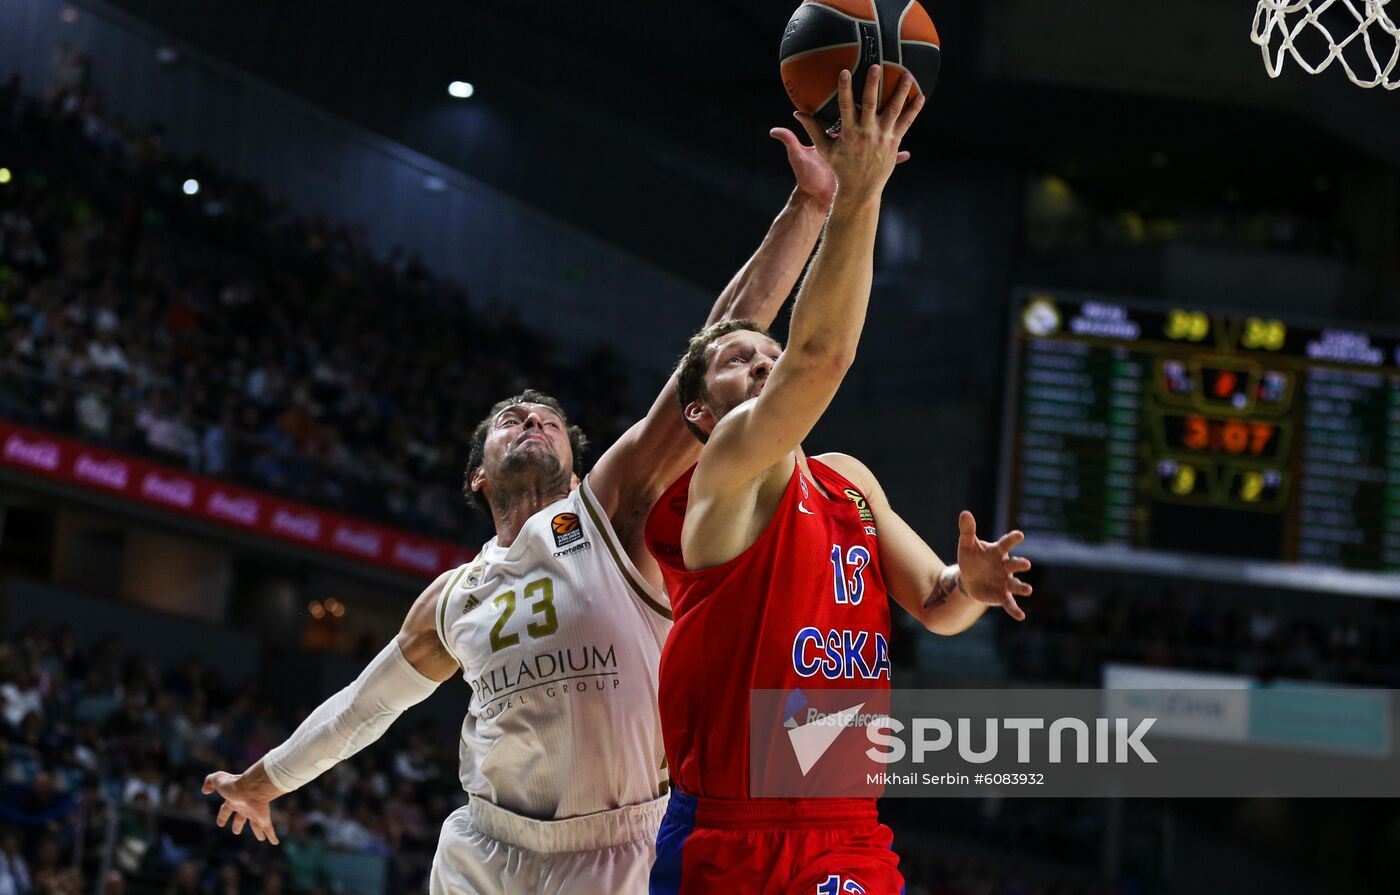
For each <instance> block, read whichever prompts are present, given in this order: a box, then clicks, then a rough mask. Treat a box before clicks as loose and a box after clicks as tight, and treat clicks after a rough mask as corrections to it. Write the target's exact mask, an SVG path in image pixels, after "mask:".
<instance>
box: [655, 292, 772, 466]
mask: <svg viewBox="0 0 1400 895" xmlns="http://www.w3.org/2000/svg"><path fill="white" fill-rule="evenodd" d="M737 332H754V333H758V334H759V335H761V336H765V337H767V338H770V339H771V338H773V337H772V336H771V335H769V334H768V330H766V329H764V328H763V327H761V326H759V325H758V324H757V323H755V322H753V321H752V320H721V321H720V322H719V323H711V324H710V325H709V326H707V327H705V328H704V329H702V330H700V331H699V332H698V333H696V334H695V335H693V336H691V337H690V342H689V344H687V345H686V348H685V354H683V355H682V356H681V361H680V363H679V364H677V365H676V394H677V395H678V396H679V397H680V401H681V413H682V414H684V413H685V409H686V408H687V407H689V406H690V404H691V402H693V401H703V400H705V398H706V397H707V396H708V395H707V392H706V391H705V371H706V370H708V369H709V368H710V361H712V360H714V357H715V355H714V351H712V350H711V347H712V346H713V345H714V342H715V339H718V338H720V337H722V336H727V335H729V334H730V333H737ZM685 424H686V426H687V427H688V428H689V429H690V431H691V432H692V433H694V435H695V437H696V438H698V439H700V443H701V444H704V443H705V441H706V439H708V438H709V436H708V435H706V434H705V433H704V432H703V431H701V429H700V427H698V426H696V425H695V424H694V423H692V422H691V421H690V420H689V419H687V420H686V421H685Z"/></svg>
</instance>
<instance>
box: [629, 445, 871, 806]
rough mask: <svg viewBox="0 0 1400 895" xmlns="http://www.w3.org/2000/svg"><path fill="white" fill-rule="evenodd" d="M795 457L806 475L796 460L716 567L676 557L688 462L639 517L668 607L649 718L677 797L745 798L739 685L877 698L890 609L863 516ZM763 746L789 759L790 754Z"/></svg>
mask: <svg viewBox="0 0 1400 895" xmlns="http://www.w3.org/2000/svg"><path fill="white" fill-rule="evenodd" d="M807 465H808V467H809V468H810V470H811V474H812V477H813V478H815V479H816V482H815V483H814V482H812V481H810V480H809V479H808V478H807V477H806V476H804V475H803V473H802V466H801V464H798V465H797V466H796V468H795V469H794V470H793V473H792V478H791V479H790V480H789V481H788V485H787V489H786V490H785V491H784V492H783V496H782V499H781V500H780V501H779V502H778V506H777V509H776V510H775V511H774V513H773V518H772V519H771V520H770V521H769V523H768V526H767V527H766V528H765V529H764V530H763V533H762V534H760V535H759V537H758V540H757V541H755V542H754V543H753V544H752V545H751V546H750V547H749V548H748V549H747V550H745V551H744V552H743V553H741V554H739V555H738V556H736V557H734V558H733V559H731V560H729V561H728V562H726V563H724V564H722V565H718V566H715V567H713V568H709V569H700V570H696V571H690V570H687V569H686V568H685V564H684V562H683V560H682V558H681V547H680V544H681V529H682V526H683V522H684V519H685V508H686V503H687V499H688V495H689V490H690V479H691V476H692V474H693V473H694V469H693V468H692V469H691V470H690V471H689V472H687V473H686V474H685V475H683V476H681V477H680V479H678V480H677V481H676V482H675V483H674V484H673V485H671V487H670V488H668V489H667V491H666V493H665V494H663V495H662V497H661V499H660V500H659V501H658V502H657V504H656V506H654V507H653V508H652V511H651V514H650V516H649V517H648V519H647V527H646V541H647V547H648V549H650V550H651V552H652V555H653V556H655V557H656V559H657V561H658V562H659V563H660V565H661V571H662V574H663V576H664V577H665V580H666V587H667V591H668V592H669V594H670V597H671V607H672V612H673V613H674V616H675V626H674V627H673V628H672V630H671V634H670V636H669V638H668V639H667V640H666V645H665V648H664V649H663V650H662V653H661V672H660V710H661V725H662V731H663V737H664V740H665V746H666V758H667V763H668V765H669V767H670V771H671V779H672V781H673V782H674V783H675V785H676V787H677V788H678V789H680V790H681V791H683V792H685V793H690V794H692V795H696V796H701V797H707V798H712V799H747V798H749V797H750V787H749V779H750V777H749V774H750V768H749V755H750V751H749V747H750V741H749V725H750V716H751V704H750V691H751V690H780V691H787V692H788V693H790V694H792V696H791V697H790V700H794V699H795V700H796V701H797V705H796V708H800V707H801V706H802V705H803V704H805V703H804V701H803V694H802V691H803V690H804V688H805V689H806V690H807V691H809V692H810V691H813V690H841V689H844V690H869V691H880V693H881V695H883V696H886V697H887V696H888V691H889V686H890V656H889V639H890V609H889V600H888V598H887V596H888V592H887V590H886V588H885V581H884V578H883V576H882V575H881V572H880V550H879V541H878V539H877V536H876V534H877V533H876V528H875V520H874V517H873V515H872V513H871V511H870V509H869V506H868V505H867V503H866V500H865V496H864V495H863V494H862V493H861V492H860V490H859V489H857V488H856V487H855V486H854V485H852V484H851V483H850V482H849V481H847V480H846V478H845V477H843V476H842V475H840V474H839V473H837V472H836V471H835V470H833V469H832V468H831V467H829V466H826V465H824V464H822V463H820V462H819V461H816V460H811V459H809V460H808V461H807ZM789 708H790V709H792V708H793V706H791V705H790V706H789ZM871 709H874V710H876V711H879V710H880V707H879V706H874V705H871V706H869V707H868V708H867V709H866V711H870V710H871ZM792 723H796V722H792V721H790V723H789V726H791V724H792ZM755 729H758V728H755ZM774 731H775V737H777V736H780V735H781V734H782V733H783V730H782V726H781V723H780V724H778V725H775V726H774ZM862 739H863V737H862ZM785 745H786V744H784V746H785ZM866 745H867V744H861V745H860V746H859V748H860V749H862V750H863V749H864V748H865V747H866ZM768 754H771V755H780V754H784V755H786V758H785V760H786V761H788V762H789V763H792V764H794V765H795V763H796V761H795V759H794V758H793V757H792V753H791V751H790V749H789V750H788V751H787V752H786V753H782V752H781V751H773V752H770V753H768ZM877 794H878V791H870V792H868V793H866V795H868V796H870V797H873V796H875V795H877Z"/></svg>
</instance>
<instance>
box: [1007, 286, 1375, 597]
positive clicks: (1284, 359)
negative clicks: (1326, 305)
mask: <svg viewBox="0 0 1400 895" xmlns="http://www.w3.org/2000/svg"><path fill="white" fill-rule="evenodd" d="M1010 369H1011V377H1010V383H1009V385H1010V395H1009V401H1008V419H1007V426H1006V430H1005V431H1006V445H1005V450H1004V456H1005V468H1004V470H1003V476H1002V499H1003V503H1002V509H1003V512H1004V515H1003V519H1004V521H1005V522H1006V524H1007V526H1008V527H1012V528H1020V529H1022V530H1024V531H1025V532H1026V534H1027V537H1028V545H1027V546H1028V547H1029V548H1031V550H1030V552H1031V554H1032V555H1034V554H1035V553H1036V552H1039V553H1041V555H1042V556H1045V557H1047V558H1056V557H1058V558H1060V559H1069V560H1078V561H1083V562H1086V563H1094V562H1099V561H1101V560H1102V559H1103V558H1104V557H1105V556H1111V557H1114V558H1116V559H1117V560H1118V562H1116V563H1112V564H1114V565H1130V563H1127V562H1125V561H1124V560H1125V559H1126V558H1127V557H1128V556H1131V557H1134V558H1136V559H1139V560H1142V559H1150V558H1152V557H1156V558H1157V559H1158V560H1159V562H1157V563H1156V566H1157V567H1159V568H1160V569H1162V570H1174V569H1175V570H1182V571H1188V572H1189V571H1191V569H1190V568H1189V567H1190V566H1191V565H1192V563H1191V562H1190V559H1191V558H1193V557H1201V558H1215V559H1216V560H1235V561H1244V563H1243V564H1240V563H1239V562H1215V563H1214V564H1212V566H1211V568H1212V569H1213V570H1214V572H1213V574H1218V573H1219V572H1220V570H1225V571H1226V572H1227V573H1229V572H1230V571H1231V570H1234V571H1237V572H1239V573H1241V574H1247V573H1248V572H1249V571H1251V570H1252V571H1255V572H1258V571H1259V570H1260V569H1261V568H1262V567H1265V566H1268V567H1272V573H1273V574H1271V575H1262V576H1260V580H1273V581H1277V580H1279V575H1281V574H1282V575H1287V574H1289V571H1288V570H1290V569H1292V570H1298V571H1302V570H1307V569H1312V570H1317V569H1332V570H1338V571H1347V572H1353V573H1359V574H1361V575H1363V576H1365V577H1366V578H1368V579H1370V581H1371V583H1372V585H1373V586H1374V587H1379V588H1380V589H1381V590H1382V591H1386V592H1389V591H1392V590H1393V591H1394V593H1395V595H1400V576H1393V575H1391V574H1389V573H1391V572H1393V571H1395V570H1397V569H1400V339H1397V338H1396V337H1395V336H1393V335H1392V336H1385V337H1381V336H1377V335H1376V334H1375V333H1372V332H1364V331H1360V330H1358V329H1355V328H1352V327H1348V326H1335V327H1329V326H1317V325H1304V324H1299V323H1297V322H1290V321H1286V320H1282V319H1276V318H1274V317H1272V316H1269V315H1258V316H1251V315H1243V314H1242V315H1232V314H1225V313H1219V312H1212V311H1209V310H1206V309H1204V308H1195V307H1189V306H1179V307H1171V306H1157V307H1154V306H1151V305H1148V304H1145V303H1139V302H1123V301H1118V300H1113V299H1103V298H1083V297H1074V298H1069V297H1064V296H1060V295H1052V294H1045V293H1030V294H1026V295H1024V296H1021V297H1020V298H1019V299H1018V300H1017V302H1016V304H1015V306H1014V309H1013V343H1012V351H1011V359H1010ZM1037 545H1038V549H1037ZM1168 558H1170V561H1167V559H1168ZM1183 560H1185V562H1183ZM1148 565H1149V567H1151V566H1152V565H1153V564H1152V563H1150V562H1149V563H1148ZM1294 577H1295V578H1296V579H1297V580H1296V582H1294V583H1298V584H1306V583H1308V580H1310V579H1309V577H1308V576H1307V575H1303V574H1299V575H1295V576H1294ZM1313 577H1314V578H1315V576H1313ZM1354 577H1355V576H1353V578H1354ZM1363 590H1364V588H1363Z"/></svg>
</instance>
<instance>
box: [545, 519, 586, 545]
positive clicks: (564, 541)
mask: <svg viewBox="0 0 1400 895" xmlns="http://www.w3.org/2000/svg"><path fill="white" fill-rule="evenodd" d="M549 529H550V531H552V532H554V546H556V547H567V546H569V545H570V544H572V543H574V542H575V541H581V540H583V526H582V525H579V521H578V515H577V514H575V513H560V514H559V515H558V516H555V517H554V518H553V519H552V520H550V523H549Z"/></svg>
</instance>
